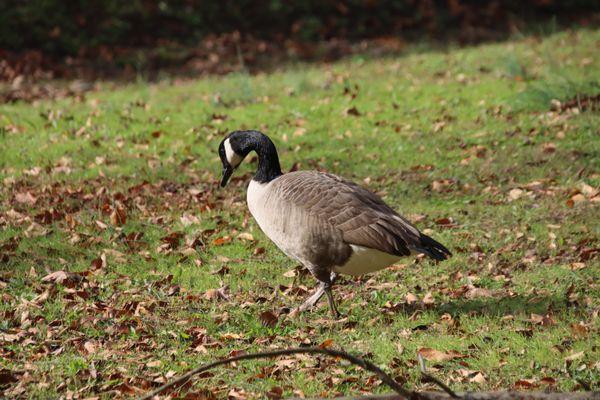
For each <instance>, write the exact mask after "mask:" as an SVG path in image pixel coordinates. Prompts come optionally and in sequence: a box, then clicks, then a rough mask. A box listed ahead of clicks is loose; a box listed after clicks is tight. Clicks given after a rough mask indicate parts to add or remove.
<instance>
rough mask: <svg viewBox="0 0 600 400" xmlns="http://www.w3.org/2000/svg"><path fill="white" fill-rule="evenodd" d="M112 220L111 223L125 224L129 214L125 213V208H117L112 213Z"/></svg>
mask: <svg viewBox="0 0 600 400" xmlns="http://www.w3.org/2000/svg"><path fill="white" fill-rule="evenodd" d="M110 222H111V224H113V225H116V226H121V225H124V224H125V222H127V215H126V213H125V210H124V209H123V208H121V207H117V208H115V209H114V210H113V212H112V213H111V214H110Z"/></svg>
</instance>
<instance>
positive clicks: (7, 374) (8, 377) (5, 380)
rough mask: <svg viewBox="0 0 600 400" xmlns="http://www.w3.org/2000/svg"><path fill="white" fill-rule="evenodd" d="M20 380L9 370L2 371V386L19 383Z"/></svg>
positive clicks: (0, 376)
mask: <svg viewBox="0 0 600 400" xmlns="http://www.w3.org/2000/svg"><path fill="white" fill-rule="evenodd" d="M18 380H19V378H18V377H17V376H16V375H15V374H14V373H13V372H12V371H11V370H9V369H0V386H3V385H7V384H10V383H14V382H17V381H18Z"/></svg>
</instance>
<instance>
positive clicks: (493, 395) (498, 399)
mask: <svg viewBox="0 0 600 400" xmlns="http://www.w3.org/2000/svg"><path fill="white" fill-rule="evenodd" d="M419 394H421V395H423V397H425V398H427V399H429V400H449V399H451V398H452V397H451V396H450V395H449V394H448V393H444V392H420V393H419ZM456 395H457V396H459V397H461V398H462V399H463V400H600V392H570V393H545V392H515V391H500V392H462V393H461V392H458V393H456ZM290 400H294V399H290ZM295 400H300V399H295ZM301 400H323V399H322V398H312V399H301ZM335 400H410V397H404V396H400V395H397V394H381V395H366V396H348V397H336V398H335Z"/></svg>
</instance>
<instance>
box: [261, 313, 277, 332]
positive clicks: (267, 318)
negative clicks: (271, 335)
mask: <svg viewBox="0 0 600 400" xmlns="http://www.w3.org/2000/svg"><path fill="white" fill-rule="evenodd" d="M259 318H260V321H261V322H262V324H263V325H264V326H268V327H269V328H273V327H274V326H275V325H277V320H278V317H277V315H275V314H274V313H273V312H272V311H263V312H261V313H260V315H259Z"/></svg>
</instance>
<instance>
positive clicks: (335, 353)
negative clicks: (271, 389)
mask: <svg viewBox="0 0 600 400" xmlns="http://www.w3.org/2000/svg"><path fill="white" fill-rule="evenodd" d="M291 354H324V355H326V356H330V357H337V358H343V359H344V360H347V361H349V362H351V363H352V364H354V365H358V366H359V367H361V368H363V369H366V370H367V371H370V372H373V373H374V374H375V375H377V376H378V377H379V379H381V381H382V382H383V383H385V384H386V385H387V386H389V387H390V388H392V389H394V391H396V393H398V395H400V396H403V397H402V398H406V399H411V400H418V399H423V397H421V396H420V395H419V393H416V392H411V391H410V390H407V389H404V388H403V387H402V386H400V384H399V383H398V382H396V381H395V380H393V379H392V378H391V377H390V376H389V375H388V374H386V373H385V372H383V371H382V370H381V369H380V368H379V367H378V366H376V365H375V364H373V363H372V362H370V361H367V360H363V359H362V358H359V357H356V356H353V355H351V354H348V353H346V352H343V351H340V350H332V349H325V348H321V347H298V348H291V349H283V350H273V351H265V352H261V353H252V354H242V355H239V356H235V357H229V358H225V359H223V360H219V361H215V362H212V363H210V364H205V365H201V366H199V367H197V368H194V369H193V370H191V371H189V372H187V373H186V374H184V375H182V376H180V377H179V378H177V379H174V380H172V381H171V382H168V383H166V384H164V385H162V386H161V387H159V388H158V389H156V390H154V391H152V392H150V393H147V394H145V395H143V396H141V397H139V400H149V399H152V398H153V397H154V396H156V395H159V394H160V393H162V392H164V391H165V390H167V389H170V388H172V387H175V386H178V385H183V384H184V383H185V382H187V381H188V380H189V379H190V378H191V377H193V376H194V375H197V374H200V373H202V372H204V371H208V370H209V369H212V368H215V367H218V366H220V365H225V364H229V363H232V362H234V361H241V360H253V359H257V358H273V357H279V356H285V355H291Z"/></svg>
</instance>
